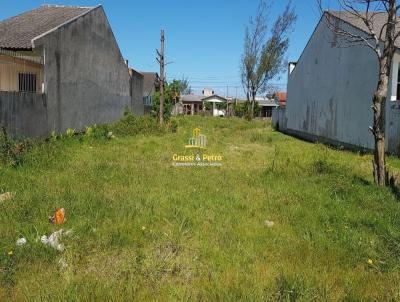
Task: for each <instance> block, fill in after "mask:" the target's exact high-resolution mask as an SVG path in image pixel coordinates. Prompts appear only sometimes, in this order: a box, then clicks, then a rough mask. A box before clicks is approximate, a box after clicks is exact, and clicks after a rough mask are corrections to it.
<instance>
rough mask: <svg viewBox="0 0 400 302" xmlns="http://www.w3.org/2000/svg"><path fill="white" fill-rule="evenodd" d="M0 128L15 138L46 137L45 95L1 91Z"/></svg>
mask: <svg viewBox="0 0 400 302" xmlns="http://www.w3.org/2000/svg"><path fill="white" fill-rule="evenodd" d="M0 126H5V127H6V129H7V132H8V133H9V134H10V135H12V136H15V137H26V136H28V137H39V136H45V135H47V134H48V129H47V106H46V95H44V94H37V93H25V92H5V91H1V92H0Z"/></svg>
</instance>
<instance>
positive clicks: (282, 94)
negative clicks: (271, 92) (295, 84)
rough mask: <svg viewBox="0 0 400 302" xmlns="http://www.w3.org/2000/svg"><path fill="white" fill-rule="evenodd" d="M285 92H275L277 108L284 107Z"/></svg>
mask: <svg viewBox="0 0 400 302" xmlns="http://www.w3.org/2000/svg"><path fill="white" fill-rule="evenodd" d="M286 98H287V93H286V92H277V93H275V99H276V100H277V101H278V104H279V106H286Z"/></svg>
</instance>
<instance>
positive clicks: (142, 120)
mask: <svg viewBox="0 0 400 302" xmlns="http://www.w3.org/2000/svg"><path fill="white" fill-rule="evenodd" d="M176 128H177V124H176V121H174V122H172V121H171V122H170V123H168V124H167V127H162V126H161V125H160V123H159V121H158V119H157V118H156V117H154V116H150V115H144V116H140V117H135V116H134V115H133V114H132V112H128V113H125V114H124V117H123V118H122V119H121V120H120V121H118V122H116V123H114V124H112V125H110V127H109V130H110V131H112V132H113V133H114V134H115V135H116V136H127V135H137V134H160V133H163V132H165V130H171V131H172V132H173V131H176Z"/></svg>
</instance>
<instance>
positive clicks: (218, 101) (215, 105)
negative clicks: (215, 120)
mask: <svg viewBox="0 0 400 302" xmlns="http://www.w3.org/2000/svg"><path fill="white" fill-rule="evenodd" d="M202 100H203V102H204V103H210V104H212V111H211V112H212V115H213V116H225V115H226V110H225V109H222V108H221V107H220V106H221V105H224V107H226V104H227V103H228V99H227V98H224V97H222V96H219V95H217V94H213V95H210V96H206V97H204V98H203V99H202Z"/></svg>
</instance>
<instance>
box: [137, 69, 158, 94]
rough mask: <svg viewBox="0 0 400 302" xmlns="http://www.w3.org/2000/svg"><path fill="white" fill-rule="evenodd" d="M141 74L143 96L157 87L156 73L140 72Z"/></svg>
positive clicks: (151, 92)
mask: <svg viewBox="0 0 400 302" xmlns="http://www.w3.org/2000/svg"><path fill="white" fill-rule="evenodd" d="M140 73H141V74H142V75H143V96H144V97H146V96H149V95H151V94H153V93H154V92H155V91H156V88H157V87H158V73H157V72H145V71H141V72H140Z"/></svg>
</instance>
